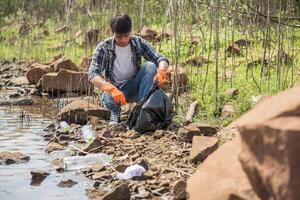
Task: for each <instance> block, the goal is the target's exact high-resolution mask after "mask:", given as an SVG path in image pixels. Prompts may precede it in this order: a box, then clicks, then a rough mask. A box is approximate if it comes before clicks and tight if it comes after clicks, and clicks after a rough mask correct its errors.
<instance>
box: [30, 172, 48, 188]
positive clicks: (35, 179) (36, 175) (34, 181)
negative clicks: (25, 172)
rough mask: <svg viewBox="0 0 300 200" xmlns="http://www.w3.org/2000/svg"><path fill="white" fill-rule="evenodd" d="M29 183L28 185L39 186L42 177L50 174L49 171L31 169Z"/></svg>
mask: <svg viewBox="0 0 300 200" xmlns="http://www.w3.org/2000/svg"><path fill="white" fill-rule="evenodd" d="M30 174H31V183H30V185H33V186H39V185H40V184H41V183H42V182H43V181H44V179H45V178H46V177H47V176H49V175H50V173H48V172H45V171H31V172H30Z"/></svg>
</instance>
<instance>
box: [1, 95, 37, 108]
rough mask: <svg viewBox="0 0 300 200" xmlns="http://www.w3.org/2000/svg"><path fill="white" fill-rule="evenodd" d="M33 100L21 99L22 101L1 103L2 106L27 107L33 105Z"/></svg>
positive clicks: (15, 100)
mask: <svg viewBox="0 0 300 200" xmlns="http://www.w3.org/2000/svg"><path fill="white" fill-rule="evenodd" d="M32 104H33V100H32V99H31V98H26V97H24V98H20V99H13V100H12V99H11V100H9V101H7V100H4V101H0V106H8V105H18V106H26V105H32Z"/></svg>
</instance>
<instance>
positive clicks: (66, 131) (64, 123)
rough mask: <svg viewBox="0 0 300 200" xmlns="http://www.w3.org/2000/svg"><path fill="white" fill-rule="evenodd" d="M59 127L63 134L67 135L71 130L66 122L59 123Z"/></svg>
mask: <svg viewBox="0 0 300 200" xmlns="http://www.w3.org/2000/svg"><path fill="white" fill-rule="evenodd" d="M59 127H60V128H61V129H62V130H63V132H65V133H69V132H70V130H71V127H70V125H69V124H68V123H67V122H66V121H61V122H60V123H59Z"/></svg>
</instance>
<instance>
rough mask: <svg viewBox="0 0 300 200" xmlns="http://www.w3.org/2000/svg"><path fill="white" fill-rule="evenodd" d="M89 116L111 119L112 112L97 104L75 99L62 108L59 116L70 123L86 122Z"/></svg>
mask: <svg viewBox="0 0 300 200" xmlns="http://www.w3.org/2000/svg"><path fill="white" fill-rule="evenodd" d="M89 116H94V117H98V118H102V119H109V117H110V112H109V111H107V110H105V109H104V108H102V107H100V106H97V105H95V104H91V103H88V102H86V101H83V100H75V101H73V102H72V103H70V104H68V105H67V106H65V107H63V108H62V109H61V113H60V114H59V115H58V118H59V119H60V120H62V121H67V122H68V123H69V124H70V123H77V124H85V123H86V122H87V119H88V117H89Z"/></svg>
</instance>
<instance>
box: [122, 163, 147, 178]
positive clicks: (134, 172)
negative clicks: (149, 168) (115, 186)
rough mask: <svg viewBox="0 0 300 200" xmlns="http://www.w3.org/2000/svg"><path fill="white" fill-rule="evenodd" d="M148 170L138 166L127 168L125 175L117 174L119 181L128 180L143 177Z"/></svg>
mask: <svg viewBox="0 0 300 200" xmlns="http://www.w3.org/2000/svg"><path fill="white" fill-rule="evenodd" d="M145 171H146V169H145V168H144V167H142V166H140V165H138V164H135V165H132V166H130V167H127V168H126V169H125V171H124V173H117V178H118V179H124V180H128V179H131V178H133V177H137V176H142V175H143V173H144V172H145Z"/></svg>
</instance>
